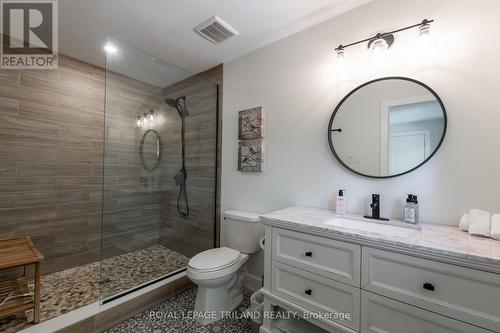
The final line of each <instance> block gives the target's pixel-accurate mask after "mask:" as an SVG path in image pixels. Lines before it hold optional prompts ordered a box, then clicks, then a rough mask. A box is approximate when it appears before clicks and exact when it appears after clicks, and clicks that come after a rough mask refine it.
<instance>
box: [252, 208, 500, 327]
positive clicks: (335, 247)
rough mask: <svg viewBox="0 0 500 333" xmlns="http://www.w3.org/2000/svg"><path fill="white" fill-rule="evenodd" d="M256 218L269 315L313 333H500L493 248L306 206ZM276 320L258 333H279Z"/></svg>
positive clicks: (452, 234)
mask: <svg viewBox="0 0 500 333" xmlns="http://www.w3.org/2000/svg"><path fill="white" fill-rule="evenodd" d="M262 218H263V221H264V224H265V229H266V230H265V237H266V245H265V272H264V288H263V293H264V295H265V301H264V310H265V311H266V312H267V313H270V311H272V310H280V311H290V312H292V313H296V314H298V315H299V316H300V317H302V318H305V319H306V320H307V321H308V322H309V323H312V324H314V325H315V329H316V328H317V329H318V331H319V332H321V331H325V332H336V333H338V332H363V333H375V332H377V333H380V332H388V333H403V332H404V333H422V332H429V333H452V332H453V333H456V332H459V333H483V332H484V333H486V332H500V242H498V241H494V240H491V239H479V238H474V237H471V236H469V235H468V234H467V233H464V232H461V231H460V230H458V228H454V227H446V226H439V225H425V224H424V225H421V227H420V229H416V228H405V227H401V226H394V225H390V224H375V223H373V222H368V221H366V220H363V218H356V217H349V218H345V217H343V216H337V215H336V214H335V213H334V212H332V211H328V210H320V209H313V208H304V207H292V208H288V209H284V210H280V211H276V212H272V213H269V214H265V215H263V216H262ZM396 273H397V274H396ZM283 318H285V316H281V317H280V318H275V317H271V316H264V324H263V325H262V326H261V328H260V332H261V333H269V332H281V330H279V329H278V328H276V325H278V322H279V321H282V320H286V319H283ZM288 320H291V319H288ZM311 331H312V330H311Z"/></svg>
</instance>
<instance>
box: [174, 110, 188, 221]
mask: <svg viewBox="0 0 500 333" xmlns="http://www.w3.org/2000/svg"><path fill="white" fill-rule="evenodd" d="M181 144H182V168H181V169H180V170H179V173H178V174H177V175H176V176H175V184H176V185H177V186H179V195H178V197H177V211H178V212H179V214H180V215H181V216H183V217H187V216H188V215H189V203H188V197H187V187H186V179H187V171H186V149H185V146H186V139H185V124H184V117H182V129H181Z"/></svg>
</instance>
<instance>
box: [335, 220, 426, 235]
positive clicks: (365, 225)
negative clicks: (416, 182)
mask: <svg viewBox="0 0 500 333" xmlns="http://www.w3.org/2000/svg"><path fill="white" fill-rule="evenodd" d="M325 224H327V225H332V226H336V227H340V228H346V229H355V230H359V231H365V232H369V233H375V234H381V235H387V236H393V237H404V238H410V237H413V236H416V235H418V234H419V233H420V230H419V228H418V227H414V226H398V225H391V224H384V223H378V222H368V221H359V220H351V219H346V218H339V217H337V218H333V219H329V220H327V221H326V222H325Z"/></svg>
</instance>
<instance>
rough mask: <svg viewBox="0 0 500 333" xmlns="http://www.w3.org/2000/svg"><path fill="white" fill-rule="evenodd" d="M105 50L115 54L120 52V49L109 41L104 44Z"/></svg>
mask: <svg viewBox="0 0 500 333" xmlns="http://www.w3.org/2000/svg"><path fill="white" fill-rule="evenodd" d="M104 51H106V53H107V54H114V53H116V52H118V49H117V48H116V46H114V45H113V44H111V43H107V44H106V45H105V46H104Z"/></svg>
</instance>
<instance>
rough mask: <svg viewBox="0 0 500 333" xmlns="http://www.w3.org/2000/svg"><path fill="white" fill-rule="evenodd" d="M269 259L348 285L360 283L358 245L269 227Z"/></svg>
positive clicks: (359, 252)
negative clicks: (270, 254)
mask: <svg viewBox="0 0 500 333" xmlns="http://www.w3.org/2000/svg"><path fill="white" fill-rule="evenodd" d="M272 258H273V260H278V261H280V262H282V263H285V264H288V265H292V266H295V267H299V268H302V269H305V270H307V271H310V272H313V273H316V274H319V275H322V276H325V277H328V278H331V279H334V280H337V281H340V282H344V283H347V284H350V285H352V286H356V287H359V285H360V262H361V247H360V246H359V245H354V244H350V243H345V242H340V241H336V240H333V239H328V238H323V237H317V236H312V235H308V234H304V233H300V232H294V231H290V230H285V229H279V228H273V249H272Z"/></svg>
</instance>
